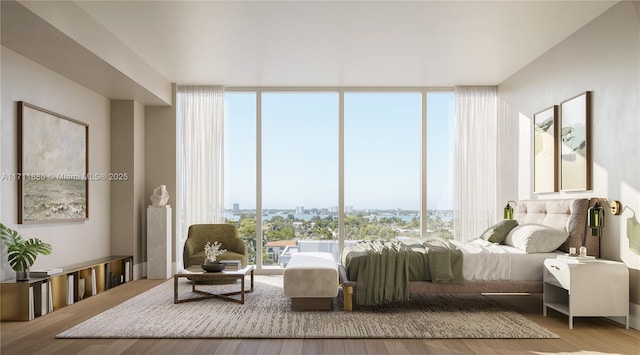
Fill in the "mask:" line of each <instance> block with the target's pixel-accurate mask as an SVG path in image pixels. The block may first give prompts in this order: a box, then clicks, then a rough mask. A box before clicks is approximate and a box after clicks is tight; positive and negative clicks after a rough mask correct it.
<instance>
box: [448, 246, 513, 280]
mask: <svg viewBox="0 0 640 355" xmlns="http://www.w3.org/2000/svg"><path fill="white" fill-rule="evenodd" d="M452 243H453V244H455V245H456V246H457V247H458V248H459V249H460V250H461V251H462V255H463V256H462V260H463V266H462V274H463V276H464V279H465V280H467V281H503V280H510V278H511V254H510V253H509V252H507V251H506V250H505V249H504V248H502V247H500V246H499V245H496V244H493V243H491V242H488V241H486V240H482V239H475V240H472V241H470V242H459V241H452Z"/></svg>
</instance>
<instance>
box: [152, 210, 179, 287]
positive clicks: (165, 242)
mask: <svg viewBox="0 0 640 355" xmlns="http://www.w3.org/2000/svg"><path fill="white" fill-rule="evenodd" d="M171 246H172V238H171V206H168V205H163V206H154V205H152V206H149V207H147V279H164V280H166V279H169V278H171V277H172V276H173V273H172V268H171Z"/></svg>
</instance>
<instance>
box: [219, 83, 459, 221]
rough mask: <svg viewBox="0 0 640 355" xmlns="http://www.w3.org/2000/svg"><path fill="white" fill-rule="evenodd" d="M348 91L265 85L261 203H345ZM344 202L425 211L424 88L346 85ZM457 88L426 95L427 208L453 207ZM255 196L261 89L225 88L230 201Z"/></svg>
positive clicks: (247, 201)
mask: <svg viewBox="0 0 640 355" xmlns="http://www.w3.org/2000/svg"><path fill="white" fill-rule="evenodd" d="M338 100H339V95H338V93H337V92H305V93H302V92H295V93H292V92H288V93H285V92H263V94H262V191H263V194H262V205H263V208H266V209H272V208H273V209H293V208H295V207H297V206H304V207H305V208H306V209H311V208H329V207H331V206H337V205H338V179H339V173H338V164H339V160H338V159H339V157H338V152H339V130H338V128H339V118H338V116H339V102H338ZM344 107H345V111H344V112H345V119H344V142H345V143H344V144H345V148H344V151H345V154H344V155H345V156H344V166H345V177H344V182H345V206H352V207H353V208H354V209H404V210H419V209H420V155H421V154H420V147H421V144H420V117H421V110H422V108H421V99H420V93H419V92H402V93H400V92H385V93H378V92H345V103H344ZM452 117H453V93H452V92H446V93H442V92H433V93H428V94H427V121H428V123H427V127H428V134H427V159H428V165H427V171H428V173H427V179H428V183H427V185H428V186H427V201H428V202H427V205H428V208H429V209H450V208H451V173H450V171H451V168H450V164H449V150H450V149H449V146H450V144H449V141H450V139H449V137H450V134H451V133H450V132H451V125H452V124H453V121H452ZM255 201H256V96H255V93H246V92H227V93H225V207H226V208H231V207H232V205H233V204H234V203H238V204H239V205H240V208H241V209H254V208H255V205H256V203H255Z"/></svg>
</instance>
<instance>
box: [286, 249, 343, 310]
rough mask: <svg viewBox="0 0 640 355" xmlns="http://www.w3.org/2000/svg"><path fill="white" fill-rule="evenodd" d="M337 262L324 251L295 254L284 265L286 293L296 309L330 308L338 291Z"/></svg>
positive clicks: (292, 306) (292, 307)
mask: <svg viewBox="0 0 640 355" xmlns="http://www.w3.org/2000/svg"><path fill="white" fill-rule="evenodd" d="M338 282H339V281H338V265H337V264H336V261H335V259H334V258H333V255H332V254H330V253H322V252H300V253H296V254H293V255H292V256H291V259H290V260H289V263H288V264H287V267H286V268H285V269H284V280H283V288H284V295H285V296H286V297H290V298H291V309H293V310H331V307H332V305H333V299H334V298H335V297H336V296H337V295H338Z"/></svg>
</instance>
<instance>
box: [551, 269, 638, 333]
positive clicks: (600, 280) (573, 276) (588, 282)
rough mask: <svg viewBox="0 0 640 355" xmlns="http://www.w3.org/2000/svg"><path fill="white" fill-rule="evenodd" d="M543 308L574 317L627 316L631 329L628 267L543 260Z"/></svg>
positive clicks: (570, 324)
mask: <svg viewBox="0 0 640 355" xmlns="http://www.w3.org/2000/svg"><path fill="white" fill-rule="evenodd" d="M544 266H545V267H544V278H543V280H544V284H543V292H544V294H543V307H542V314H543V315H544V316H545V317H546V316H547V308H551V309H554V310H556V311H558V312H560V313H563V314H566V315H568V316H569V329H573V317H625V327H626V328H627V329H629V270H628V269H627V266H626V265H625V264H623V263H620V262H617V261H610V260H602V259H595V260H589V261H578V260H566V259H546V260H545V261H544Z"/></svg>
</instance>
